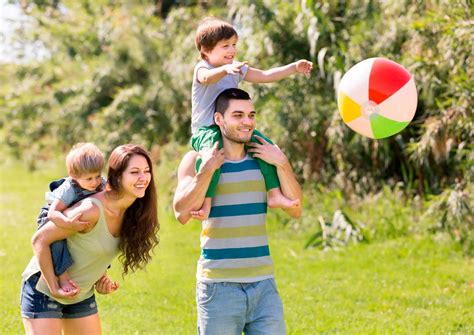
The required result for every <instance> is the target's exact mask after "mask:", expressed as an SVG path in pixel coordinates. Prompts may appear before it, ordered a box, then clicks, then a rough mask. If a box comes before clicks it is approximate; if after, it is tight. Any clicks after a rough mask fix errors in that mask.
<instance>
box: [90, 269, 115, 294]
mask: <svg viewBox="0 0 474 335" xmlns="http://www.w3.org/2000/svg"><path fill="white" fill-rule="evenodd" d="M118 288H119V284H118V283H117V282H115V281H112V280H111V279H110V278H109V277H107V275H106V274H104V275H103V276H102V277H100V278H99V280H98V281H96V282H95V290H96V291H97V293H100V294H110V293H112V292H115V291H117V290H118Z"/></svg>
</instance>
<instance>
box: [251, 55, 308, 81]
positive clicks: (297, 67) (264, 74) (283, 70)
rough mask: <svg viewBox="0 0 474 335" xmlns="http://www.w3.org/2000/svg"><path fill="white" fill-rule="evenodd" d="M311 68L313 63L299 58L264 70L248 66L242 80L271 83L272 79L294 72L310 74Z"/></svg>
mask: <svg viewBox="0 0 474 335" xmlns="http://www.w3.org/2000/svg"><path fill="white" fill-rule="evenodd" d="M312 69H313V63H311V62H310V61H307V60H306V59H301V60H299V61H297V62H294V63H291V64H287V65H284V66H279V67H276V68H273V69H270V70H266V71H262V70H259V69H255V68H252V67H250V68H249V69H248V71H247V74H246V76H245V78H244V80H245V81H248V82H251V83H256V84H258V83H272V82H274V81H278V80H281V79H284V78H286V77H288V76H290V75H292V74H294V73H302V74H305V75H310V73H311V70H312Z"/></svg>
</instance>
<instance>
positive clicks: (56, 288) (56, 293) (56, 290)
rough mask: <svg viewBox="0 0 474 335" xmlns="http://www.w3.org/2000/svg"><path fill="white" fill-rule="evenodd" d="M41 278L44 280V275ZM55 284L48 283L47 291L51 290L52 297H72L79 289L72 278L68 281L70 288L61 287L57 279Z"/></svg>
mask: <svg viewBox="0 0 474 335" xmlns="http://www.w3.org/2000/svg"><path fill="white" fill-rule="evenodd" d="M42 280H45V279H44V277H43V278H42ZM45 281H46V280H45ZM55 284H56V285H49V284H48V288H49V292H51V295H52V296H53V297H54V298H58V299H74V298H75V297H76V296H77V295H78V294H79V292H80V291H81V289H80V288H79V287H78V286H77V285H76V283H74V282H73V281H72V280H71V281H70V284H71V288H68V289H65V288H63V287H61V286H60V284H59V282H58V281H57V282H56V283H55Z"/></svg>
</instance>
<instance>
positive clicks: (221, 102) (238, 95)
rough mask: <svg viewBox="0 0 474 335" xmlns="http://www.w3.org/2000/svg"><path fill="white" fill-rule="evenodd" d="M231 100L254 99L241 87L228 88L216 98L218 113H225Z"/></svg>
mask: <svg viewBox="0 0 474 335" xmlns="http://www.w3.org/2000/svg"><path fill="white" fill-rule="evenodd" d="M230 100H252V99H251V98H250V95H249V94H248V93H247V92H245V91H244V90H241V89H240V88H228V89H226V90H224V91H222V92H221V93H220V94H219V95H218V96H217V98H216V110H215V112H216V113H220V114H222V115H224V113H225V111H226V110H227V108H229V101H230Z"/></svg>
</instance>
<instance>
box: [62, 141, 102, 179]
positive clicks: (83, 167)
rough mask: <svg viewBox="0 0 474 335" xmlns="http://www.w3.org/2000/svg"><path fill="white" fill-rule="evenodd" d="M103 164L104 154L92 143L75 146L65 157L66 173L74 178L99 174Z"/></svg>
mask: <svg viewBox="0 0 474 335" xmlns="http://www.w3.org/2000/svg"><path fill="white" fill-rule="evenodd" d="M104 164H105V163H104V154H103V153H102V151H100V150H99V148H97V147H96V146H95V145H94V144H93V143H77V144H75V145H74V146H73V147H72V149H71V151H69V153H68V155H67V157H66V167H67V173H68V174H69V175H70V176H74V177H80V176H82V175H84V174H86V173H95V172H101V171H102V169H103V168H104Z"/></svg>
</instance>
